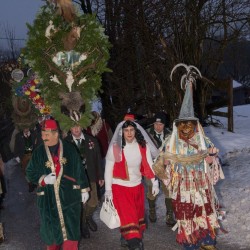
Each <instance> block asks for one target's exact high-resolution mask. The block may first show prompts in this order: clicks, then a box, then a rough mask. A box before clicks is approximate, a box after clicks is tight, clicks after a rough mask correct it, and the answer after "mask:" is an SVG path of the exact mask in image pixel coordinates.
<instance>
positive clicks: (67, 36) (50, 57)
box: [23, 0, 110, 130]
mask: <svg viewBox="0 0 250 250" xmlns="http://www.w3.org/2000/svg"><path fill="white" fill-rule="evenodd" d="M28 29H29V33H28V41H27V46H26V48H25V49H24V50H23V53H24V55H25V59H26V62H27V63H28V64H29V66H30V67H31V68H32V69H33V71H34V72H36V73H37V74H38V76H39V78H40V79H41V82H42V84H41V87H40V90H41V94H42V96H43V98H44V100H45V102H46V104H47V105H49V106H50V108H51V115H52V116H53V117H54V118H55V119H56V120H57V121H58V122H59V124H60V127H61V128H62V129H64V130H68V129H69V128H70V127H72V126H73V125H74V124H75V123H77V124H79V125H80V126H81V127H87V126H88V125H90V123H91V118H92V115H91V105H92V101H93V100H94V99H95V98H96V95H97V92H98V91H100V90H101V84H102V82H101V81H102V78H101V76H102V74H103V73H104V72H107V71H109V69H108V68H107V61H108V59H109V48H110V43H109V41H108V37H107V36H106V35H105V34H104V28H103V27H102V26H101V24H100V23H99V22H98V21H97V19H96V16H95V15H91V14H80V10H76V8H75V6H74V5H73V3H72V0H60V1H59V0H54V1H47V3H46V5H45V6H43V7H41V9H40V12H39V13H38V15H37V17H36V19H35V21H34V24H33V25H28Z"/></svg>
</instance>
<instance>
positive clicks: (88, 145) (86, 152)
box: [65, 133, 104, 182]
mask: <svg viewBox="0 0 250 250" xmlns="http://www.w3.org/2000/svg"><path fill="white" fill-rule="evenodd" d="M84 137H85V140H82V142H81V145H80V148H78V147H77V145H76V144H75V141H74V139H73V137H72V135H71V134H69V135H68V136H66V138H65V140H66V141H69V142H71V143H72V144H73V145H74V146H75V147H76V148H77V150H78V152H79V153H80V155H81V158H82V160H83V164H84V166H85V167H86V170H87V175H88V178H89V181H90V182H97V181H99V180H104V169H103V167H102V165H101V153H100V146H99V143H98V141H97V139H96V138H94V137H93V136H91V135H88V134H86V133H84Z"/></svg>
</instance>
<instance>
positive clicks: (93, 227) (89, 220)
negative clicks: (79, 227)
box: [86, 205, 97, 232]
mask: <svg viewBox="0 0 250 250" xmlns="http://www.w3.org/2000/svg"><path fill="white" fill-rule="evenodd" d="M95 209H96V208H95V207H90V206H88V205H86V222H87V225H88V226H89V229H90V230H91V231H93V232H96V231H97V225H96V223H95V221H94V219H93V214H94V211H95Z"/></svg>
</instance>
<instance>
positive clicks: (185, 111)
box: [170, 63, 201, 121]
mask: <svg viewBox="0 0 250 250" xmlns="http://www.w3.org/2000/svg"><path fill="white" fill-rule="evenodd" d="M179 66H183V67H185V69H186V70H187V74H184V75H183V76H182V78H181V88H182V89H184V88H185V95H184V99H183V101H182V105H181V111H180V114H179V117H178V119H176V120H175V121H183V120H185V121H190V120H195V121H197V120H199V119H198V118H197V117H195V116H194V106H193V84H195V82H196V78H197V77H201V73H200V71H199V70H198V69H197V68H196V67H194V66H192V65H190V66H187V65H186V64H183V63H179V64H177V65H176V66H175V67H174V68H173V69H172V71H171V75H170V79H171V80H172V73H173V72H174V70H175V69H176V68H177V67H179ZM197 73H198V74H197ZM183 83H185V84H183ZM183 85H184V86H183Z"/></svg>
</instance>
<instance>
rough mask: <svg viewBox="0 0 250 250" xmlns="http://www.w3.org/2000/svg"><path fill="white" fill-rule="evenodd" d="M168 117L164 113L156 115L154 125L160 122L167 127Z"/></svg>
mask: <svg viewBox="0 0 250 250" xmlns="http://www.w3.org/2000/svg"><path fill="white" fill-rule="evenodd" d="M166 121H167V117H166V114H165V113H163V112H159V113H156V114H155V116H154V123H155V122H160V123H163V124H164V125H166Z"/></svg>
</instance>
